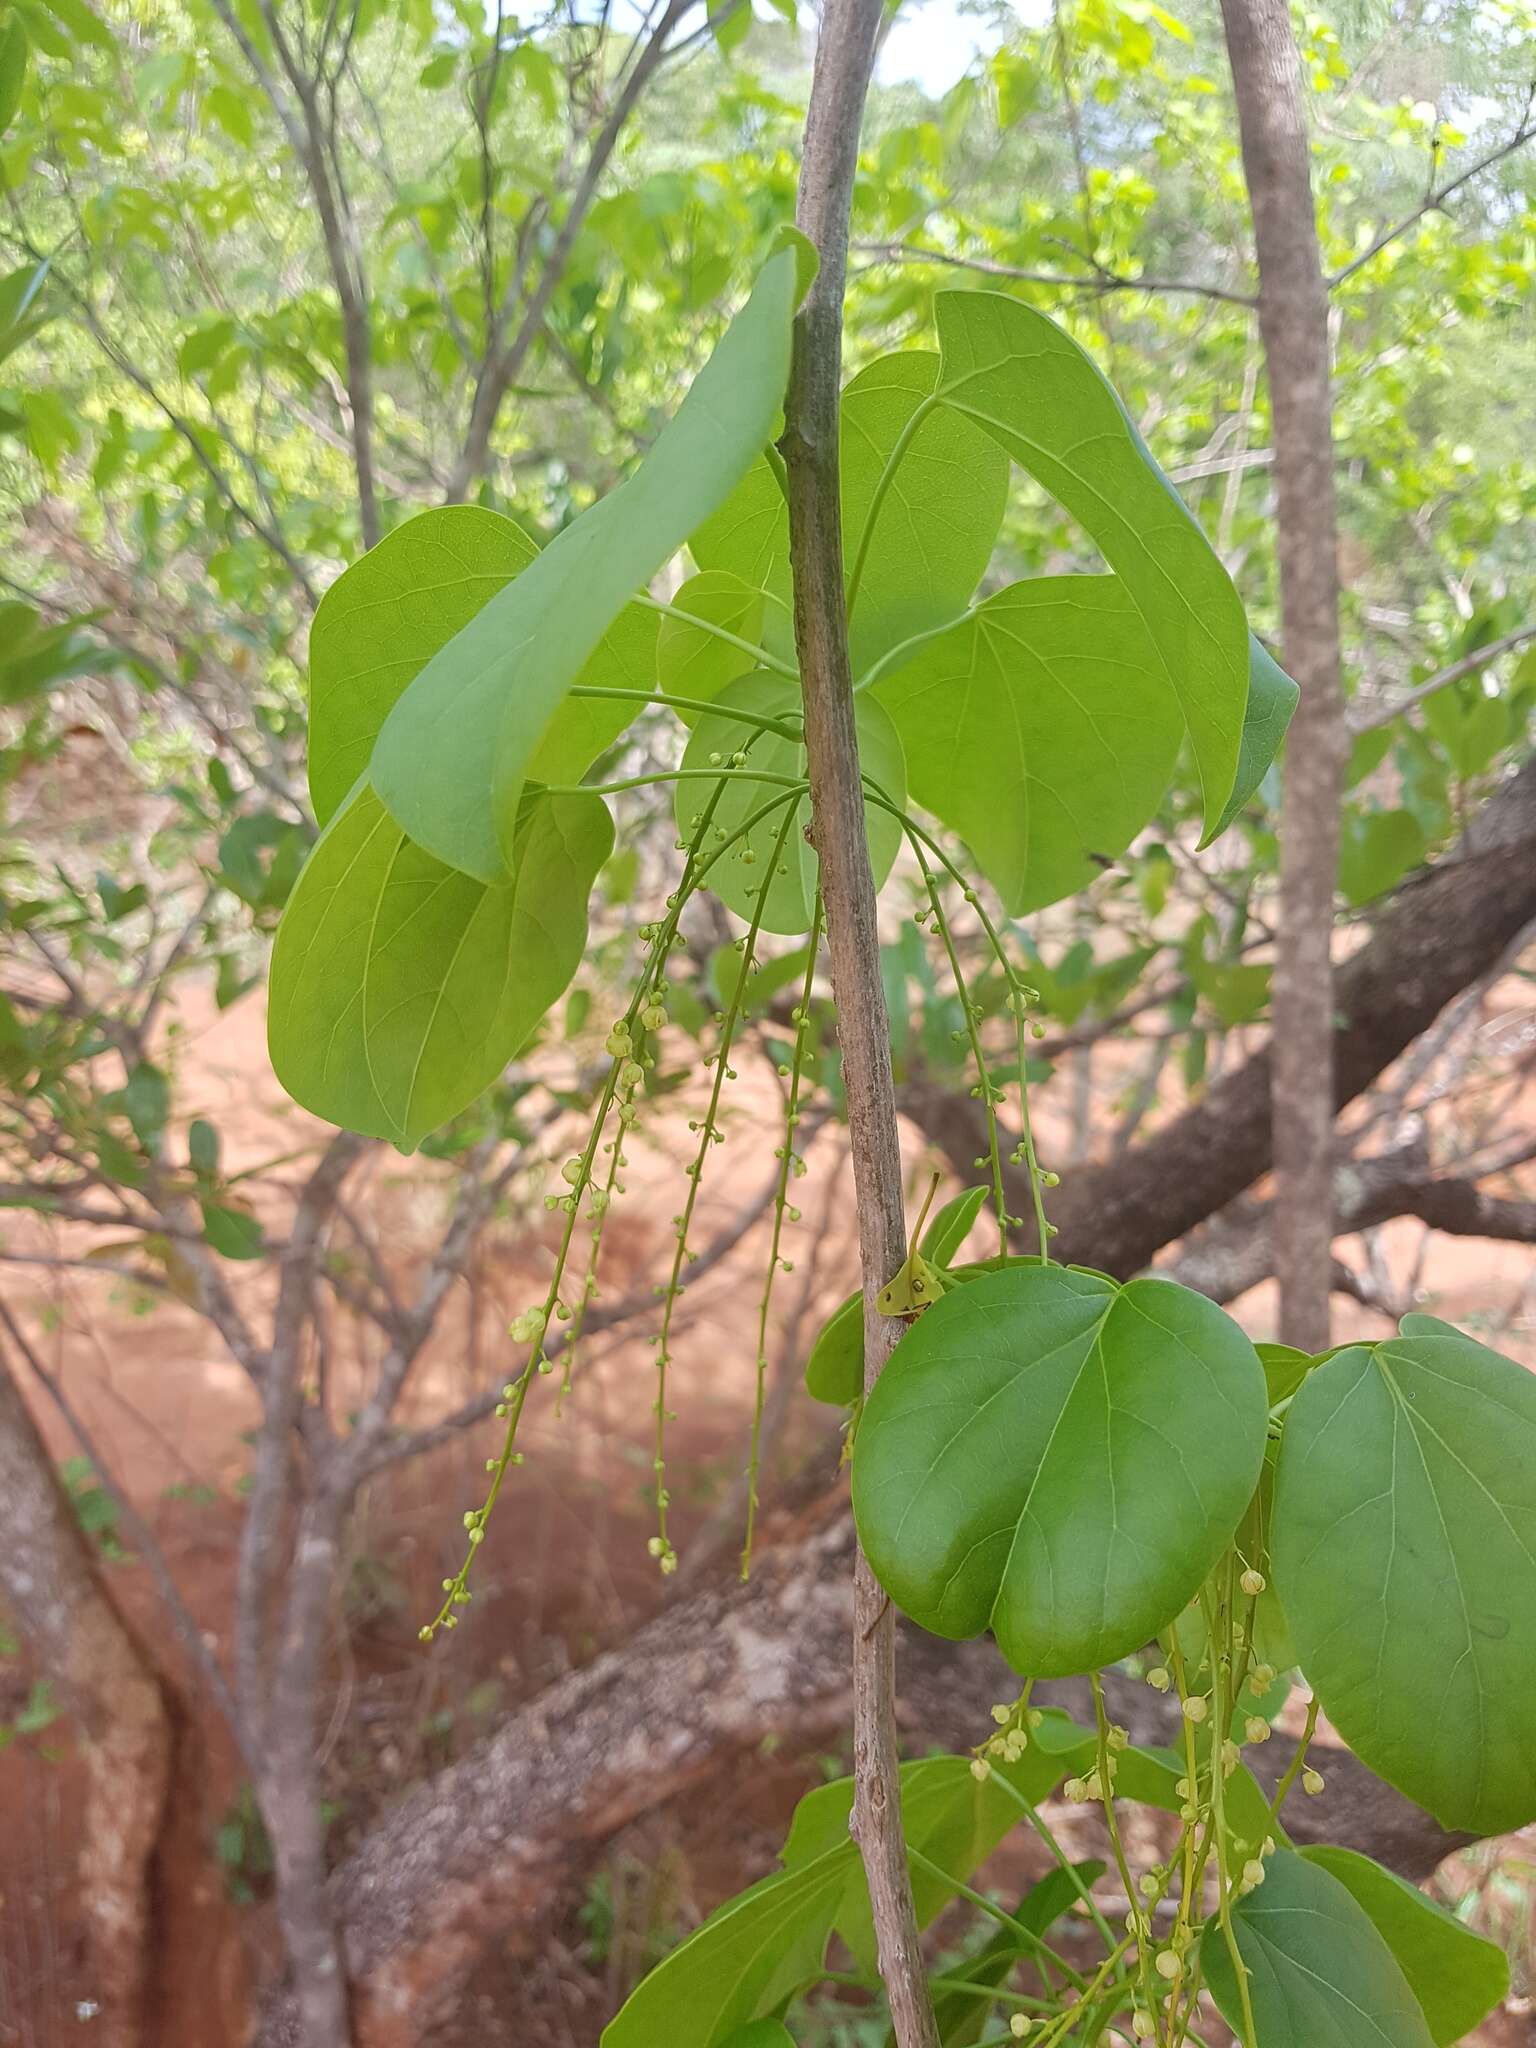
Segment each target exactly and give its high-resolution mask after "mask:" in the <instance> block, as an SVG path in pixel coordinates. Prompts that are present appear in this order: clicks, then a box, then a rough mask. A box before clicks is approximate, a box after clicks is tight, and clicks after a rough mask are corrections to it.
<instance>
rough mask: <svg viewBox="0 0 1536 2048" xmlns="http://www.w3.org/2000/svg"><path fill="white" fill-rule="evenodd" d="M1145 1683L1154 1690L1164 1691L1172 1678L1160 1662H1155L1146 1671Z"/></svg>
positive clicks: (1170, 1683)
mask: <svg viewBox="0 0 1536 2048" xmlns="http://www.w3.org/2000/svg"><path fill="white" fill-rule="evenodd" d="M1147 1683H1148V1685H1150V1686H1151V1688H1152V1690H1153V1691H1154V1692H1166V1691H1167V1690H1168V1688H1169V1686H1170V1685H1172V1683H1173V1680H1172V1678H1171V1677H1170V1676H1169V1675H1168V1672H1167V1671H1166V1670H1165V1669H1164V1667H1163V1666H1162V1665H1161V1664H1156V1665H1154V1666H1153V1668H1152V1669H1151V1670H1150V1671H1149V1672H1148V1673H1147Z"/></svg>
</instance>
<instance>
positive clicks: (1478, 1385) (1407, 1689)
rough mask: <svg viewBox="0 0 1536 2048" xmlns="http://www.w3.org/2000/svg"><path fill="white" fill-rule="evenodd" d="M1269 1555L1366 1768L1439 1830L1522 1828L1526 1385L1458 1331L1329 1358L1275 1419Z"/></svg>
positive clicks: (1532, 1577) (1531, 1749) (1531, 1553)
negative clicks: (1277, 1435) (1277, 1440)
mask: <svg viewBox="0 0 1536 2048" xmlns="http://www.w3.org/2000/svg"><path fill="white" fill-rule="evenodd" d="M1270 1544H1271V1556H1272V1559H1273V1563H1274V1576H1275V1585H1276V1590H1277V1592H1278V1593H1279V1596H1280V1601H1281V1604H1282V1606H1283V1607H1284V1609H1285V1613H1286V1617H1287V1619H1288V1621H1289V1622H1290V1626H1291V1632H1292V1635H1293V1636H1294V1638H1295V1642H1296V1649H1297V1653H1298V1656H1299V1658H1300V1662H1301V1665H1302V1668H1303V1670H1305V1672H1306V1674H1307V1678H1308V1680H1309V1681H1310V1682H1311V1684H1312V1686H1313V1687H1314V1688H1315V1690H1316V1692H1317V1695H1318V1698H1319V1699H1320V1700H1321V1701H1322V1704H1323V1710H1324V1712H1325V1713H1326V1714H1327V1715H1328V1717H1329V1719H1330V1720H1331V1721H1332V1722H1333V1723H1334V1725H1335V1727H1337V1729H1338V1730H1339V1733H1340V1734H1341V1735H1342V1736H1343V1737H1344V1739H1345V1740H1346V1741H1347V1742H1348V1743H1349V1745H1350V1747H1351V1748H1352V1749H1354V1750H1355V1751H1356V1753H1357V1754H1358V1755H1359V1756H1360V1758H1361V1759H1362V1761H1363V1762H1365V1763H1367V1764H1369V1765H1370V1767H1371V1769H1372V1770H1374V1771H1379V1772H1380V1774H1381V1775H1382V1776H1383V1777H1384V1778H1387V1779H1390V1781H1391V1782H1392V1783H1393V1784H1394V1785H1396V1786H1397V1787H1398V1788H1399V1790H1401V1791H1403V1792H1406V1793H1407V1794H1408V1796H1409V1798H1410V1799H1416V1800H1418V1802H1419V1803H1420V1805H1422V1806H1426V1807H1428V1808H1429V1810H1430V1812H1431V1813H1433V1814H1434V1815H1435V1816H1436V1818H1437V1819H1438V1820H1440V1821H1441V1822H1443V1824H1444V1825H1445V1826H1446V1827H1452V1828H1470V1829H1473V1830H1474V1831H1475V1832H1477V1833H1479V1834H1502V1833H1504V1832H1505V1831H1507V1830H1508V1829H1511V1828H1517V1827H1520V1826H1522V1825H1523V1824H1524V1823H1525V1822H1526V1821H1528V1820H1530V1819H1532V1818H1533V1817H1536V1745H1533V1743H1532V1741H1531V1703H1532V1701H1533V1700H1536V1378H1533V1377H1532V1375H1531V1374H1530V1373H1529V1372H1527V1371H1526V1370H1525V1368H1524V1367H1523V1366H1519V1365H1515V1364H1512V1363H1511V1362H1510V1360H1509V1359H1507V1358H1501V1357H1500V1356H1499V1354H1498V1353H1497V1352H1495V1351H1490V1350H1488V1349H1487V1348H1486V1347H1485V1346H1483V1345H1481V1344H1477V1343H1474V1342H1473V1340H1472V1339H1471V1338H1470V1337H1462V1336H1458V1335H1447V1336H1440V1335H1429V1334H1425V1335H1420V1334H1413V1335H1407V1336H1403V1337H1399V1338H1395V1339H1391V1340H1389V1341H1387V1342H1385V1343H1382V1344H1377V1345H1374V1346H1371V1345H1354V1346H1351V1347H1350V1348H1349V1349H1347V1350H1344V1351H1340V1352H1338V1353H1337V1354H1336V1355H1335V1356H1334V1357H1332V1358H1330V1359H1329V1360H1328V1361H1327V1362H1326V1363H1325V1364H1323V1365H1319V1366H1317V1367H1316V1368H1315V1369H1314V1370H1313V1371H1312V1372H1310V1373H1309V1374H1308V1375H1307V1377H1306V1379H1305V1380H1304V1381H1303V1383H1302V1386H1301V1389H1300V1391H1299V1392H1298V1393H1297V1395H1296V1398H1295V1399H1294V1401H1293V1402H1292V1403H1291V1406H1290V1409H1289V1411H1288V1413H1287V1416H1286V1423H1285V1434H1284V1436H1283V1438H1282V1440H1281V1448H1280V1460H1279V1468H1278V1472H1277V1476H1276V1482H1275V1509H1274V1523H1273V1527H1272V1530H1271V1534H1270Z"/></svg>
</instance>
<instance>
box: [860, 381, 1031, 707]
mask: <svg viewBox="0 0 1536 2048" xmlns="http://www.w3.org/2000/svg"><path fill="white" fill-rule="evenodd" d="M938 375H939V358H938V357H937V356H936V355H935V354H933V353H932V352H931V351H930V350H926V349H904V350H902V351H901V352H900V353H899V354H896V355H889V356H881V357H879V358H878V359H877V360H876V361H875V362H873V363H871V364H870V365H869V367H868V368H867V369H865V370H861V371H860V373H859V375H858V376H857V377H855V378H854V380H853V382H852V383H851V384H849V386H848V387H847V389H846V390H845V391H844V393H843V404H842V437H841V460H842V513H843V557H844V562H845V565H846V568H847V573H848V579H849V588H850V590H851V591H852V592H853V602H852V606H851V609H850V615H849V622H848V625H849V641H850V649H851V654H852V660H853V672H854V674H855V675H856V676H861V675H864V674H866V673H867V672H868V670H869V668H870V667H871V666H872V664H873V663H874V662H876V661H877V660H878V659H879V658H880V656H881V655H883V654H884V653H885V652H886V650H887V649H888V648H891V647H894V646H895V645H896V644H897V642H898V641H902V640H905V639H908V638H909V637H910V636H911V635H912V634H914V633H926V632H928V631H930V630H931V629H932V628H933V627H934V626H941V625H943V624H944V622H945V621H946V620H947V619H957V618H959V616H960V614H961V613H962V612H963V611H964V610H965V607H966V605H967V604H968V603H969V601H970V598H971V594H972V592H973V591H974V590H975V588H976V586H977V584H978V583H979V582H980V581H981V579H982V576H983V574H984V573H985V571H986V567H987V563H988V562H989V561H990V560H991V556H992V549H993V546H994V544H995V542H996V540H997V535H998V529H999V528H1000V527H1001V525H1002V523H1003V509H1004V507H1005V505H1006V503H1007V499H1008V457H1007V454H1006V453H1005V452H1004V450H1003V449H1002V448H1000V447H999V446H998V444H997V442H996V441H995V440H993V438H992V437H991V435H989V434H987V433H985V432H983V430H982V429H981V428H980V427H978V426H976V425H974V424H973V423H972V422H971V421H970V420H968V419H966V418H965V416H964V415H963V414H961V413H958V412H955V411H952V410H951V409H950V408H949V407H947V406H944V407H934V406H932V405H927V404H925V401H926V400H928V399H929V398H931V396H932V393H933V388H934V385H935V384H936V383H937V381H938ZM855 576H857V579H858V582H857V587H856V588H855V586H854V582H853V579H854V577H855Z"/></svg>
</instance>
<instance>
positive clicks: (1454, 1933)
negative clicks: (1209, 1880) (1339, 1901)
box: [1301, 1846, 1509, 2048]
mask: <svg viewBox="0 0 1536 2048" xmlns="http://www.w3.org/2000/svg"><path fill="white" fill-rule="evenodd" d="M1301 1854H1302V1856H1303V1857H1304V1858H1305V1859H1306V1861H1307V1862H1308V1863H1315V1864H1316V1865H1317V1866H1318V1868H1319V1869H1320V1870H1326V1871H1327V1872H1328V1874H1329V1876H1330V1877H1336V1878H1337V1879H1338V1881H1339V1883H1340V1884H1341V1885H1343V1887H1344V1889H1345V1890H1346V1891H1347V1892H1348V1893H1349V1895H1350V1897H1351V1898H1352V1899H1353V1900H1354V1901H1355V1903H1356V1905H1358V1906H1360V1907H1361V1908H1362V1909H1363V1910H1364V1912H1365V1913H1366V1915H1367V1917H1368V1918H1369V1919H1370V1921H1371V1924H1372V1926H1373V1927H1374V1928H1375V1929H1376V1932H1377V1933H1378V1934H1379V1935H1380V1936H1381V1938H1382V1940H1383V1941H1384V1942H1385V1943H1386V1944H1387V1947H1388V1948H1389V1949H1391V1951H1392V1953H1393V1955H1394V1956H1395V1957H1396V1958H1397V1964H1398V1968H1399V1969H1400V1970H1401V1971H1402V1973H1403V1975H1404V1976H1405V1977H1406V1978H1407V1979H1408V1987H1409V1989H1410V1990H1411V1991H1412V1992H1413V1995H1414V1997H1415V1998H1416V1999H1417V2000H1418V2002H1419V2005H1420V2008H1421V2009H1422V2011H1423V2014H1424V2020H1425V2024H1426V2025H1427V2026H1428V2028H1429V2031H1430V2036H1431V2038H1432V2039H1433V2041H1434V2043H1435V2048H1448V2044H1449V2043H1451V2042H1453V2041H1459V2040H1461V2038H1462V2036H1463V2035H1465V2034H1470V2033H1471V2031H1472V2029H1473V2028H1474V2027H1475V2026H1476V2025H1477V2024H1478V2022H1479V2021H1480V2020H1484V2019H1486V2018H1487V2016H1488V2015H1489V2013H1491V2012H1492V2011H1493V2009H1494V2007H1495V2006H1496V2005H1498V2004H1499V2002H1500V2001H1501V2000H1502V1999H1503V1998H1504V1996H1505V1995H1506V1993H1507V1992H1508V1990H1509V1960H1508V1958H1507V1957H1506V1956H1505V1954H1504V1951H1503V1950H1502V1949H1500V1948H1497V1947H1495V1945H1494V1944H1493V1943H1492V1942H1491V1941H1485V1940H1484V1939H1483V1937H1482V1936H1481V1935H1480V1934H1474V1933H1473V1931H1472V1929H1471V1928H1470V1927H1467V1926H1464V1925H1463V1924H1462V1922H1461V1921H1460V1920H1458V1919H1457V1918H1456V1917H1455V1915H1454V1914H1452V1913H1448V1912H1447V1911H1446V1910H1445V1908H1444V1906H1441V1905H1438V1904H1437V1903H1436V1902H1435V1900H1433V1899H1430V1898H1426V1897H1425V1895H1424V1894H1423V1892H1421V1891H1420V1890H1419V1889H1418V1887H1417V1886H1416V1885H1411V1884H1408V1883H1407V1882H1405V1880H1404V1879H1402V1878H1400V1877H1399V1876H1398V1875H1397V1873H1396V1872H1395V1871H1391V1870H1383V1869H1382V1867H1381V1865H1380V1864H1379V1863H1373V1862H1372V1861H1371V1859H1370V1857H1369V1856H1361V1855H1359V1854H1358V1853H1357V1852H1356V1851H1355V1850H1353V1849H1335V1848H1332V1847H1322V1846H1319V1847H1315V1848H1309V1849H1303V1850H1302V1851H1301Z"/></svg>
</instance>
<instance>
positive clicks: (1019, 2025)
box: [1008, 2012, 1034, 2041]
mask: <svg viewBox="0 0 1536 2048" xmlns="http://www.w3.org/2000/svg"><path fill="white" fill-rule="evenodd" d="M1033 2025H1034V2022H1033V2020H1031V2018H1030V2016H1029V2014H1028V2013H1027V2012H1016V2013H1015V2014H1014V2015H1013V2017H1012V2018H1011V2019H1010V2020H1009V2022H1008V2031H1009V2033H1010V2034H1012V2036H1013V2038H1014V2039H1015V2041H1022V2040H1023V2038H1024V2036H1025V2035H1026V2034H1027V2033H1028V2032H1029V2030H1030V2028H1031V2027H1032V2026H1033Z"/></svg>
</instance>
